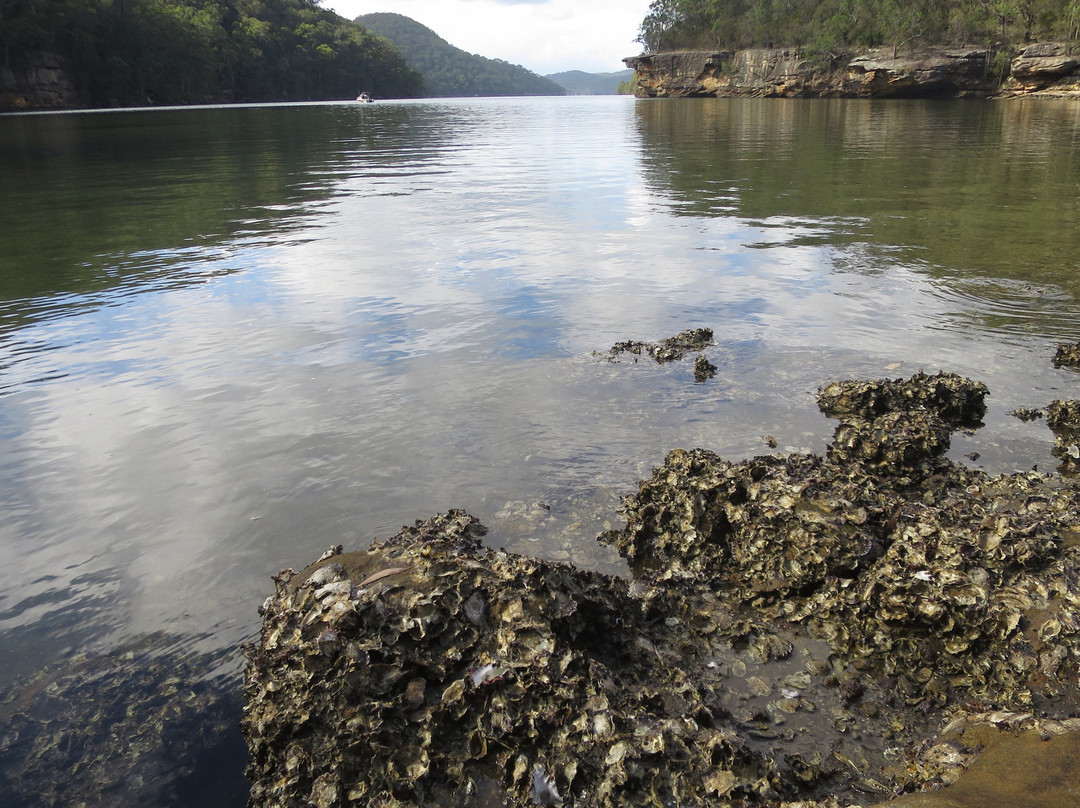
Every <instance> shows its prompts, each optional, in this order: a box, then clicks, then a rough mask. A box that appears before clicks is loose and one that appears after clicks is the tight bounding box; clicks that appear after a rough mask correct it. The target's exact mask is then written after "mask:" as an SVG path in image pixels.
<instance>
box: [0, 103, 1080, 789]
mask: <svg viewBox="0 0 1080 808" xmlns="http://www.w3.org/2000/svg"><path fill="white" fill-rule="evenodd" d="M0 185H2V188H3V193H2V195H0V223H2V225H0V240H2V249H0V509H2V512H3V514H4V519H3V520H2V521H0V548H2V552H3V557H4V559H5V563H4V564H3V565H2V566H0V686H3V685H7V684H8V683H10V682H12V681H13V680H15V679H16V678H17V677H19V676H22V675H26V674H28V673H30V672H32V671H35V670H38V669H40V668H41V667H43V666H45V665H48V664H55V663H62V662H63V661H64V660H65V659H67V658H68V657H69V656H70V655H71V654H72V653H74V652H76V651H80V650H83V651H85V650H88V649H89V650H91V651H92V650H94V649H110V648H113V647H115V646H117V645H120V644H123V643H126V642H131V641H134V640H136V639H137V638H139V637H142V636H145V635H147V634H150V633H152V632H159V631H161V632H165V633H166V634H167V635H168V636H169V637H173V638H176V639H175V643H174V646H175V650H176V651H178V652H193V651H195V650H200V651H204V650H205V651H212V650H217V649H222V648H233V647H235V646H236V645H237V644H238V643H239V642H241V641H242V640H244V639H247V638H250V637H251V636H253V634H254V633H255V632H256V631H257V627H258V615H257V614H256V607H257V606H258V604H259V603H260V602H261V601H262V600H263V598H264V597H265V596H266V595H267V594H268V593H269V592H270V591H271V583H270V580H269V576H270V575H271V574H273V573H274V572H276V571H277V570H278V569H280V568H282V567H286V566H292V567H295V568H300V567H303V566H305V565H306V564H307V563H308V562H310V561H311V560H313V559H314V558H316V557H317V556H318V555H319V554H320V553H321V552H322V550H323V549H325V548H326V547H327V546H330V545H332V544H337V543H343V544H345V546H346V547H347V548H361V547H366V546H367V544H368V543H369V542H370V541H371V539H372V538H373V537H375V536H379V537H387V536H389V535H392V534H393V533H395V532H397V530H398V529H399V527H400V526H401V525H402V524H405V523H412V522H413V521H414V520H415V519H418V518H423V517H426V516H429V515H431V514H434V513H436V512H439V511H444V510H446V509H447V508H449V507H455V506H456V507H462V508H465V509H466V510H468V511H470V512H471V513H474V514H476V515H477V516H478V517H480V519H481V520H482V521H483V522H484V523H485V524H487V525H488V526H489V527H491V528H492V530H491V533H490V534H489V539H490V542H491V543H492V544H493V545H501V546H505V547H507V548H508V549H512V550H517V551H522V552H528V553H532V554H537V555H541V556H544V557H548V558H556V559H562V560H572V561H574V562H575V563H578V564H580V565H582V566H587V567H592V568H598V569H603V570H608V571H620V570H621V569H622V566H621V564H620V562H619V560H618V559H617V558H616V557H614V556H613V554H612V553H611V552H609V551H607V550H605V549H604V548H601V547H599V546H598V545H597V544H596V542H595V541H594V536H595V535H596V533H597V532H599V531H600V530H602V529H604V528H605V527H606V526H611V525H614V524H617V523H618V516H617V513H616V510H615V509H616V506H617V504H618V501H619V497H620V496H621V495H623V494H625V493H628V492H629V491H630V490H632V489H633V488H634V486H635V482H636V480H638V479H639V478H641V477H643V476H646V475H647V474H648V473H649V470H650V469H651V467H652V466H653V465H655V464H657V463H659V462H660V461H661V460H662V458H663V456H664V454H665V453H666V452H667V451H668V450H669V449H672V448H675V447H677V446H683V447H691V446H704V447H707V448H711V449H714V450H715V451H717V452H719V453H720V454H721V455H723V456H725V457H730V458H732V459H736V458H741V457H746V456H750V455H753V454H759V453H763V452H767V451H771V450H770V449H769V448H768V447H767V446H766V444H765V441H764V436H766V435H772V436H775V438H776V440H777V442H778V444H779V447H778V449H779V450H782V451H793V450H812V451H821V450H823V448H824V446H825V444H826V442H827V440H828V438H829V436H830V434H831V430H832V425H831V423H830V422H829V421H828V420H827V419H825V418H824V417H823V416H821V415H820V414H819V413H818V412H817V410H816V407H815V406H814V400H813V393H814V391H815V390H816V388H817V387H818V386H819V385H822V384H824V383H826V382H828V381H830V380H834V379H840V378H849V377H879V376H882V375H889V376H903V375H910V374H911V373H914V372H916V371H918V370H925V371H927V372H933V371H936V370H952V371H955V372H958V373H961V374H964V375H967V376H971V377H973V378H976V379H979V380H981V381H983V382H985V383H986V384H987V385H988V386H989V387H990V390H991V398H990V400H989V402H988V403H989V406H990V410H989V412H988V414H987V416H986V426H985V427H984V428H983V429H981V430H979V431H978V432H976V433H974V434H973V435H960V436H957V437H956V438H955V439H954V448H953V451H952V456H953V457H955V458H957V459H963V460H964V462H973V463H975V464H976V465H978V466H980V467H982V468H985V469H987V470H988V471H991V472H995V473H997V472H1007V471H1012V470H1015V469H1020V468H1030V467H1031V466H1032V465H1038V467H1039V468H1040V469H1044V470H1050V469H1052V468H1053V467H1054V465H1055V463H1054V459H1053V458H1052V456H1051V455H1050V445H1051V436H1050V433H1049V431H1048V430H1047V429H1046V427H1045V424H1043V423H1042V422H1038V421H1037V422H1033V423H1022V422H1020V421H1019V420H1017V419H1015V418H1013V417H1011V416H1009V415H1008V412H1009V410H1011V409H1013V408H1015V407H1041V406H1044V405H1045V404H1046V403H1048V402H1049V401H1050V400H1052V399H1055V398H1076V397H1078V393H1080V376H1078V375H1077V374H1076V373H1075V372H1073V371H1069V370H1066V369H1055V368H1053V367H1052V365H1051V363H1050V358H1051V356H1052V355H1053V350H1054V345H1055V344H1056V343H1057V342H1059V341H1077V340H1078V339H1080V266H1078V259H1077V257H1076V256H1077V255H1080V201H1078V200H1080V106H1078V105H1076V104H1070V103H1068V102H1055V101H1039V102H1031V101H1016V102H1009V103H1004V104H1001V103H983V102H979V103H958V102H914V101H905V102H886V101H880V102H879V101H873V102H869V101H776V100H694V101H689V100H687V101H635V100H633V99H628V98H611V97H609V98H563V99H552V98H544V99H475V100H471V99H470V100H441V101H435V102H401V103H390V102H387V103H378V104H374V105H363V106H358V105H355V104H325V105H275V106H267V107H249V108H202V109H177V110H152V111H150V110H144V111H119V112H107V113H84V114H62V115H37V116H0ZM690 327H710V328H712V329H713V330H714V332H715V336H716V343H717V344H716V345H715V346H714V347H711V348H709V349H708V350H707V354H708V356H709V358H710V360H711V361H712V362H713V363H714V364H716V365H717V366H718V368H719V372H718V374H717V376H716V377H715V378H714V379H712V380H710V381H708V382H705V383H702V384H695V383H694V379H693V372H692V367H691V366H692V362H691V361H683V362H677V363H672V364H669V365H664V366H660V365H656V364H654V363H652V362H651V360H645V359H643V360H641V361H639V362H637V363H634V362H632V361H630V360H625V359H624V361H620V362H614V363H612V362H608V361H606V359H605V358H604V357H603V356H597V355H594V353H593V352H594V351H598V352H601V353H603V352H605V351H606V350H607V348H609V347H610V346H611V345H612V344H614V343H615V342H617V341H620V340H625V339H641V340H658V339H661V338H663V337H666V336H670V335H673V334H675V333H676V332H678V331H681V330H683V329H685V328H690ZM973 453H978V458H977V459H976V460H967V459H965V456H966V455H969V454H973ZM238 666H239V657H238V655H232V656H231V657H230V661H228V662H226V663H225V668H226V670H227V671H229V672H231V674H232V675H235V671H236V670H237V669H238ZM241 765H242V761H240V760H239V759H238V760H237V762H236V766H237V768H239V767H240V766H241Z"/></svg>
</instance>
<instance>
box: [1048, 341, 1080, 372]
mask: <svg viewBox="0 0 1080 808" xmlns="http://www.w3.org/2000/svg"><path fill="white" fill-rule="evenodd" d="M1054 367H1058V368H1061V367H1067V368H1080V343H1063V344H1061V345H1058V346H1057V350H1056V351H1055V352H1054Z"/></svg>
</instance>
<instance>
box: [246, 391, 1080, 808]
mask: <svg viewBox="0 0 1080 808" xmlns="http://www.w3.org/2000/svg"><path fill="white" fill-rule="evenodd" d="M985 395H986V389H985V387H983V386H982V385H979V384H978V383H975V382H971V381H969V380H967V379H962V378H960V377H956V376H953V375H951V374H938V375H936V376H926V375H924V374H918V375H917V376H915V377H912V379H909V380H907V381H888V380H886V381H882V382H878V383H874V382H857V383H841V384H837V385H829V386H828V387H826V388H824V389H823V390H822V391H821V401H822V408H823V409H824V410H826V411H827V412H829V413H831V414H833V415H835V416H837V417H840V418H842V419H843V420H842V423H841V424H840V426H839V427H838V428H837V430H836V433H835V435H834V439H833V443H832V445H831V446H830V447H829V448H828V451H827V452H826V453H825V455H824V456H819V455H814V454H792V455H788V456H782V455H772V456H767V457H756V458H752V459H749V460H743V461H740V462H731V461H727V460H724V459H722V458H721V457H719V456H718V455H716V454H714V453H712V452H708V451H705V450H702V449H694V450H683V449H676V450H674V451H672V452H671V453H670V454H669V455H668V457H667V459H666V461H665V462H664V464H663V465H662V466H660V467H658V468H657V469H655V470H654V472H653V474H652V477H651V478H650V479H648V480H645V481H643V482H642V483H641V484H640V487H639V490H638V491H637V493H635V494H634V495H632V496H630V497H628V498H627V499H626V500H625V503H624V515H625V517H626V526H625V527H624V528H623V529H621V530H617V531H609V532H608V533H605V534H603V535H602V536H601V537H600V538H601V540H602V541H604V542H606V543H609V544H611V545H614V546H615V547H617V548H618V549H619V551H620V552H621V553H622V554H623V555H624V556H625V557H626V559H627V560H628V561H629V563H630V567H631V570H632V573H633V580H632V581H629V582H627V581H624V580H622V579H619V578H615V577H611V576H605V575H601V574H598V573H590V572H584V571H580V570H577V569H575V568H574V567H572V566H570V565H566V564H558V563H552V562H543V561H538V560H534V559H530V558H527V557H525V556H519V555H513V554H509V553H506V552H503V551H497V550H494V549H490V548H485V547H484V546H483V545H482V544H481V536H482V534H483V532H484V529H483V528H482V527H481V526H480V525H479V523H478V522H477V521H476V520H475V519H474V518H473V517H471V516H469V515H468V514H466V513H464V512H462V511H451V512H449V513H448V514H445V515H441V516H438V517H434V518H432V519H429V520H427V521H425V522H418V523H417V524H416V525H415V526H414V527H410V528H407V529H403V530H402V532H401V533H399V534H398V535H397V536H395V537H393V538H391V539H389V540H387V541H383V542H377V543H375V544H374V545H373V546H372V547H371V549H369V550H366V551H362V552H355V553H344V554H337V555H333V556H331V557H328V558H324V559H322V560H321V561H319V562H317V563H316V564H314V565H313V566H312V567H309V568H308V569H306V570H304V571H302V572H300V573H292V572H291V571H286V572H285V573H283V574H281V575H279V576H278V577H277V579H276V580H277V593H276V594H275V595H274V596H273V597H271V598H270V599H269V600H268V601H267V603H266V604H265V606H264V609H263V628H262V636H261V639H260V641H259V642H258V643H256V644H252V645H250V646H248V647H247V649H246V651H245V653H246V656H247V660H248V665H247V673H246V676H245V688H244V698H245V707H244V718H243V731H244V734H245V736H246V738H247V741H248V746H249V749H250V751H251V764H250V767H249V775H250V777H251V779H252V781H253V787H252V792H251V795H252V796H251V803H250V804H251V806H252V808H264V807H269V806H284V805H294V804H303V805H318V806H337V805H365V806H436V805H437V806H488V805H492V806H494V805H498V806H528V805H573V806H581V807H582V808H593V807H594V806H596V807H597V808H600V807H601V806H602V807H603V808H607V807H608V806H627V807H628V808H630V807H632V806H633V807H636V806H653V805H680V806H707V805H708V806H712V805H716V806H732V808H735V807H737V808H826V807H828V808H839V806H841V805H848V806H853V805H858V804H862V805H866V804H877V803H884V802H885V801H887V800H889V799H890V798H892V797H895V796H897V795H900V794H904V793H906V792H913V791H918V790H920V789H924V788H925V789H935V788H939V787H941V786H943V785H946V784H948V783H952V782H954V781H955V782H963V780H964V774H963V772H964V770H965V769H966V768H967V767H968V766H969V765H972V761H974V760H975V759H976V758H977V756H978V748H977V745H974V744H972V743H970V740H971V739H972V738H974V737H975V735H974V734H972V733H973V732H974V730H973V731H972V732H967V731H966V730H965V731H960V730H957V729H956V728H957V727H968V726H969V725H970V726H974V725H980V726H981V725H982V724H985V723H986V722H987V721H990V722H991V723H994V724H995V726H996V727H997V728H998V729H999V730H1001V731H1002V732H1004V731H1006V729H1008V731H1014V730H1015V731H1016V732H1019V731H1020V728H1021V726H1023V727H1028V723H1030V721H1034V722H1035V724H1033V725H1032V726H1035V725H1037V726H1039V727H1041V728H1042V730H1041V731H1047V732H1049V731H1051V730H1052V731H1053V732H1059V731H1060V733H1061V734H1062V735H1063V736H1065V735H1069V734H1070V733H1076V732H1077V727H1076V721H1075V720H1074V719H1075V717H1076V716H1077V715H1080V681H1078V677H1080V489H1078V488H1077V486H1076V484H1075V482H1074V481H1073V480H1071V479H1069V478H1062V477H1054V476H1050V475H1044V474H1037V473H1034V472H1030V473H1025V474H1013V475H1003V476H998V477H991V476H988V475H987V474H985V473H983V472H981V471H978V470H975V469H971V468H968V467H966V466H963V465H959V464H955V463H953V462H952V461H950V460H949V459H948V458H947V457H946V456H945V454H944V448H945V447H947V445H948V439H949V434H950V430H951V429H954V428H964V427H969V426H973V425H975V424H976V423H977V422H978V420H979V419H980V418H981V417H982V414H983V412H984V408H983V398H984V396H985ZM1052 409H1053V408H1051V410H1052ZM986 716H991V718H986ZM1001 716H1011V717H1012V718H1009V719H1008V720H1006V719H1004V718H1001ZM1025 722H1028V723H1025ZM1028 728H1030V727H1028ZM979 731H982V730H979ZM1069 737H1070V738H1071V737H1072V735H1069ZM1072 742H1073V741H1072V740H1070V741H1068V743H1072ZM1070 748H1071V747H1070ZM1017 754H1020V753H1019V752H1018V753H1017ZM1066 780H1067V778H1066ZM1062 782H1065V780H1063V781H1062ZM1069 787H1071V786H1069ZM902 799H903V798H902ZM903 804H908V803H903ZM910 804H916V803H910ZM942 804H946V803H942ZM1039 804H1040V803H1032V805H1039ZM1050 804H1052V803H1046V805H1050Z"/></svg>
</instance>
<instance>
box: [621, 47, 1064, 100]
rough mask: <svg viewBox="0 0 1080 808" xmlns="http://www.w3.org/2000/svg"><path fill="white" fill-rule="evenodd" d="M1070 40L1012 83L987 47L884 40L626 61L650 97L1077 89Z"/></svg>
mask: <svg viewBox="0 0 1080 808" xmlns="http://www.w3.org/2000/svg"><path fill="white" fill-rule="evenodd" d="M1068 50H1069V49H1068V46H1066V45H1063V44H1060V43H1041V44H1038V45H1031V46H1029V47H1028V48H1026V49H1025V50H1024V51H1023V52H1022V53H1021V54H1020V56H1019V57H1017V59H1016V60H1015V61H1014V62H1013V63H1012V68H1011V75H1010V77H1009V78H1008V80H1007V81H1006V82H1005V84H1004V85H1001V84H1000V83H999V81H998V80H997V78H996V77H995V76H994V74H993V72H992V70H991V69H990V68H991V65H992V62H993V58H994V54H993V53H992V52H991V51H989V50H987V49H985V48H935V49H928V50H923V51H919V52H916V53H909V54H903V55H897V54H896V52H895V50H894V49H892V48H877V49H874V50H871V51H866V52H864V53H860V54H857V55H855V56H854V57H852V58H850V59H829V58H814V59H811V58H807V56H806V54H804V53H803V52H802V51H800V50H799V49H796V48H757V49H748V50H741V51H727V50H725V51H678V52H672V53H657V54H649V55H643V56H635V57H631V58H628V59H624V60H623V61H624V62H625V64H626V65H627V66H628V67H631V68H633V69H634V70H636V71H637V87H638V90H637V94H638V96H639V97H643V98H659V97H663V98H685V97H703V96H715V97H727V96H759V97H775V98H829V97H836V98H986V97H990V96H993V95H996V94H997V93H998V92H999V91H1004V93H1005V94H1007V95H1026V94H1031V93H1038V94H1040V95H1061V96H1065V95H1073V94H1077V95H1080V93H1077V90H1078V89H1080V56H1075V55H1070V54H1069V52H1068Z"/></svg>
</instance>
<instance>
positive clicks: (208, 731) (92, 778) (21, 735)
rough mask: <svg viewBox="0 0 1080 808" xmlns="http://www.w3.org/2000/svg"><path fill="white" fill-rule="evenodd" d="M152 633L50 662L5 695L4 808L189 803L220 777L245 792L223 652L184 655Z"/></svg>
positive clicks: (223, 787) (223, 790) (0, 717)
mask: <svg viewBox="0 0 1080 808" xmlns="http://www.w3.org/2000/svg"><path fill="white" fill-rule="evenodd" d="M175 639H176V638H170V637H167V636H164V635H161V634H155V635H150V636H148V637H145V638H143V639H142V640H141V641H139V642H138V643H133V644H131V645H127V646H124V647H121V648H118V649H114V650H112V651H108V652H104V653H101V654H85V655H80V656H77V657H74V658H73V659H71V660H69V661H68V662H66V663H64V664H58V665H54V666H51V667H49V668H47V669H45V670H42V671H40V672H38V673H36V674H34V675H33V676H31V677H29V678H27V679H26V680H23V681H20V682H19V683H17V684H15V685H13V686H11V687H9V688H8V689H7V690H5V691H4V692H3V693H2V694H0V805H4V806H23V805H25V806H31V805H33V806H57V807H58V808H59V806H85V807H86V808H95V807H100V808H113V806H118V805H153V806H170V805H175V806H182V805H187V804H190V800H191V799H192V794H193V793H197V790H198V789H200V788H206V784H207V782H214V779H215V778H218V777H220V779H218V780H217V781H216V782H214V787H213V792H214V793H215V794H216V795H217V796H218V797H219V798H220V799H221V801H222V804H225V803H226V802H228V800H229V799H230V798H232V799H236V798H237V797H239V796H240V795H241V794H242V790H241V789H242V787H243V781H242V779H241V778H239V777H238V776H237V774H238V773H236V772H225V773H223V772H222V771H220V769H219V768H218V764H219V763H220V762H222V761H224V760H227V761H228V762H230V763H231V762H232V761H233V760H234V759H240V756H241V754H242V747H241V742H240V738H239V736H238V735H237V733H236V726H235V722H236V715H237V714H238V713H239V704H238V703H237V699H236V694H235V684H234V683H233V682H232V681H230V682H228V683H227V685H226V684H223V683H222V682H221V681H220V680H219V679H218V678H217V677H215V676H212V675H211V674H212V671H213V670H214V669H215V668H216V667H217V666H220V665H221V663H222V661H223V660H222V654H221V653H219V654H216V655H207V654H202V655H183V654H179V653H177V652H176V651H175V650H173V645H174V643H175Z"/></svg>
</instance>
